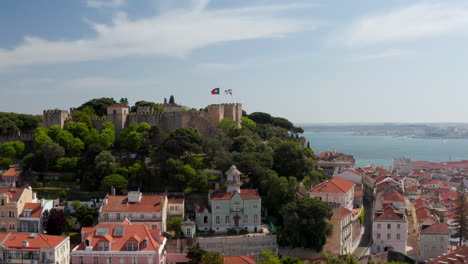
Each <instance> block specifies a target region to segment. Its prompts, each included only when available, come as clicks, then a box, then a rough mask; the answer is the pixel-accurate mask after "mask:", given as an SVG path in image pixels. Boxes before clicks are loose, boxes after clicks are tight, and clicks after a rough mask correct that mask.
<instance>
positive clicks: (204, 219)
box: [203, 216, 208, 224]
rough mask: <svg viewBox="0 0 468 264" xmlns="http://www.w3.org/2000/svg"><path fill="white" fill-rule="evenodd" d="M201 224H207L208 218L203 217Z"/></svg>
mask: <svg viewBox="0 0 468 264" xmlns="http://www.w3.org/2000/svg"><path fill="white" fill-rule="evenodd" d="M203 223H204V224H208V216H205V217H203Z"/></svg>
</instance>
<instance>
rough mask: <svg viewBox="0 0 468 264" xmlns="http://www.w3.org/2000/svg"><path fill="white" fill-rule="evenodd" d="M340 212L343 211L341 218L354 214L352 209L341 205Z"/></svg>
mask: <svg viewBox="0 0 468 264" xmlns="http://www.w3.org/2000/svg"><path fill="white" fill-rule="evenodd" d="M340 213H341V219H344V218H345V217H347V216H348V215H350V214H352V213H353V212H352V211H350V210H349V209H347V208H344V207H340Z"/></svg>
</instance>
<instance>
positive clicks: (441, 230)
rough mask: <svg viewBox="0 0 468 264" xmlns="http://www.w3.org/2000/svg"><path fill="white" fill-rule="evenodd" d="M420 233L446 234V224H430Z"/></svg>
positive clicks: (447, 231)
mask: <svg viewBox="0 0 468 264" xmlns="http://www.w3.org/2000/svg"><path fill="white" fill-rule="evenodd" d="M421 233H425V234H448V233H449V230H448V225H447V223H436V224H432V225H430V226H428V227H426V228H424V229H423V230H421Z"/></svg>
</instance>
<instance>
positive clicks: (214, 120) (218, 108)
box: [206, 104, 224, 126]
mask: <svg viewBox="0 0 468 264" xmlns="http://www.w3.org/2000/svg"><path fill="white" fill-rule="evenodd" d="M206 119H208V122H210V123H211V124H212V125H213V126H216V125H218V123H219V121H221V120H223V119H224V105H222V104H212V105H209V106H208V113H207V116H206Z"/></svg>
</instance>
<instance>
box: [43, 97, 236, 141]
mask: <svg viewBox="0 0 468 264" xmlns="http://www.w3.org/2000/svg"><path fill="white" fill-rule="evenodd" d="M163 107H164V112H155V111H154V108H153V107H150V106H140V107H138V108H137V112H130V111H129V108H128V107H127V106H124V105H120V104H115V105H111V106H109V107H108V108H107V116H105V117H99V118H93V119H91V122H92V123H93V125H94V127H96V128H97V129H102V125H103V124H104V122H106V121H110V122H112V123H113V124H114V126H115V129H116V132H117V133H119V132H120V131H122V130H123V129H125V128H126V127H128V126H129V125H130V124H131V123H132V122H135V123H137V124H140V123H143V122H146V123H148V124H149V125H151V126H158V127H160V128H161V129H162V130H164V131H165V132H171V131H172V130H174V129H177V128H183V127H195V128H196V129H198V131H200V133H202V134H204V135H210V136H212V135H216V134H218V133H219V129H218V128H217V127H216V125H217V124H218V122H219V121H221V120H223V119H225V118H228V119H232V120H234V121H236V123H237V124H238V126H240V125H241V118H242V104H214V105H209V106H208V107H207V110H206V111H200V112H184V111H182V107H181V106H179V105H176V104H165V105H163ZM69 120H72V119H71V116H70V114H69V113H68V112H67V111H65V110H46V111H44V126H45V127H51V126H53V125H60V126H61V127H62V128H63V126H64V124H65V123H66V122H67V121H69Z"/></svg>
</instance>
